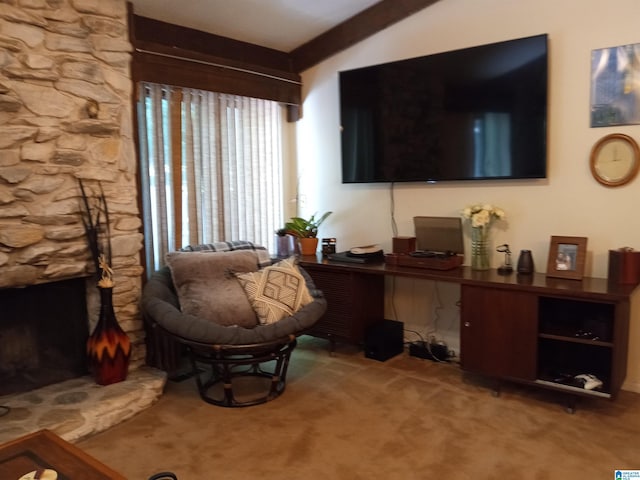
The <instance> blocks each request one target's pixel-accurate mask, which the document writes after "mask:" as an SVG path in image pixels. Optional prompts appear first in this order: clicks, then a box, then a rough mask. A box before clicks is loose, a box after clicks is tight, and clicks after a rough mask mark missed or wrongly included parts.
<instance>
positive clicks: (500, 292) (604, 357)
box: [300, 254, 636, 399]
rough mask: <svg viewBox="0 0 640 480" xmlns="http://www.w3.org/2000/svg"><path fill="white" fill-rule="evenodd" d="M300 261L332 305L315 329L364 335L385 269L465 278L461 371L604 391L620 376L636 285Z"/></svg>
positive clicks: (377, 315)
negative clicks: (589, 385)
mask: <svg viewBox="0 0 640 480" xmlns="http://www.w3.org/2000/svg"><path fill="white" fill-rule="evenodd" d="M300 265H301V266H302V267H303V268H304V269H305V270H306V271H307V272H309V274H310V275H311V277H312V278H313V279H314V282H315V283H316V286H317V287H318V288H319V289H321V290H323V291H324V293H325V296H326V297H327V302H328V304H329V308H328V311H327V313H326V315H325V317H324V318H323V319H322V320H321V321H320V322H318V324H317V326H316V327H315V328H314V329H313V331H312V332H311V334H312V335H317V336H323V337H327V338H332V337H337V338H339V339H342V340H347V341H350V342H354V343H361V342H362V341H363V335H364V331H365V329H366V328H367V327H368V326H369V325H371V324H373V323H374V322H377V321H379V320H381V319H383V318H384V277H385V276H386V275H394V276H402V277H413V278H421V279H427V280H433V281H439V282H450V283H456V284H459V285H460V286H461V287H460V289H461V292H460V294H461V311H460V322H461V325H460V358H461V367H462V369H463V370H465V371H469V372H473V373H479V374H482V375H486V376H489V377H494V378H497V379H504V380H512V381H517V382H521V383H527V384H531V385H536V386H540V387H543V388H550V389H556V390H562V391H565V392H568V393H572V394H576V395H590V396H596V397H603V398H610V399H613V398H615V396H616V395H617V393H618V391H619V390H620V387H621V386H622V383H623V382H624V379H625V376H626V370H627V349H628V336H629V318H630V300H631V296H632V295H633V294H634V291H635V290H636V286H635V285H619V284H613V283H610V282H608V281H607V279H602V278H584V279H582V280H567V279H559V278H548V277H546V275H544V274H539V273H537V274H533V275H527V276H523V275H518V274H516V273H513V274H511V275H499V274H498V273H497V270H496V269H491V270H486V271H474V270H471V269H470V268H469V267H460V268H456V269H453V270H446V271H440V270H429V269H423V268H416V267H406V266H399V265H390V264H385V263H375V264H359V263H341V262H329V261H327V260H323V259H322V257H321V256H320V255H319V254H318V256H303V257H301V258H300ZM580 373H590V374H594V375H596V376H597V377H598V378H599V379H600V380H602V381H603V386H602V387H601V388H599V389H597V390H587V389H585V388H582V387H580V386H576V385H575V384H573V383H572V382H571V381H570V379H573V376H575V375H577V374H580Z"/></svg>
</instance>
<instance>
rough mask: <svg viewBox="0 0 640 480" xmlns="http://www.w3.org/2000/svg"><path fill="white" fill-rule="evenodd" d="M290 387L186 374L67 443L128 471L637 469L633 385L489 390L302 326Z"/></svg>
mask: <svg viewBox="0 0 640 480" xmlns="http://www.w3.org/2000/svg"><path fill="white" fill-rule="evenodd" d="M288 380H289V381H288V385H287V390H286V391H285V393H284V394H283V395H282V396H281V397H279V398H278V399H276V400H274V401H272V402H269V403H267V404H264V405H260V406H255V407H249V408H242V409H228V408H221V407H215V406H212V405H209V404H206V403H204V402H203V401H202V400H200V398H199V397H198V394H197V391H196V388H195V384H194V382H193V379H189V380H187V381H183V382H180V383H173V382H168V383H167V387H166V393H165V394H164V395H163V397H162V398H161V399H160V401H159V402H158V403H156V404H155V405H154V406H152V407H151V408H149V409H147V410H145V411H144V412H142V413H140V414H139V415H137V416H136V417H134V418H132V419H130V420H128V421H126V422H124V423H122V424H120V425H118V426H116V427H113V428H111V429H109V430H108V431H106V432H103V433H100V434H97V435H96V436H94V437H91V438H89V439H87V440H84V441H82V442H80V443H78V444H77V445H78V446H79V447H80V448H82V449H84V450H85V451H87V452H88V453H89V454H91V455H93V456H95V457H96V458H98V459H99V460H101V461H103V462H104V463H106V464H108V465H109V466H111V467H112V468H114V469H115V470H117V471H119V472H121V473H122V474H123V475H125V476H126V477H127V478H129V479H131V480H144V479H146V478H147V477H148V476H149V475H150V474H151V473H154V472H157V471H161V470H171V471H173V472H175V473H176V474H177V475H178V476H179V479H180V480H235V479H238V480H248V479H267V480H268V479H284V478H292V479H323V480H325V479H338V480H358V479H363V480H364V479H448V480H452V479H490V478H500V479H507V478H508V479H516V478H517V479H519V480H523V479H536V480H545V479H563V480H567V479H576V480H578V479H579V480H590V479H609V478H614V473H613V472H614V470H615V469H640V441H639V440H638V436H639V435H640V395H639V394H635V393H630V392H622V393H621V395H620V397H619V398H618V400H617V401H616V402H610V401H607V400H599V399H590V398H589V399H584V400H581V401H580V402H579V403H578V406H577V410H576V412H575V414H569V413H567V412H566V411H565V409H564V404H563V397H561V396H559V395H558V394H557V393H554V392H550V391H545V390H538V389H531V388H526V387H522V386H517V385H512V384H507V385H504V386H503V388H502V392H501V395H500V396H498V397H495V396H493V395H492V391H491V390H490V389H489V388H488V386H487V382H484V381H482V379H478V378H473V377H469V376H468V375H465V374H463V373H462V372H461V371H460V369H459V368H458V367H457V366H455V365H450V364H436V363H433V362H430V361H428V360H420V359H416V358H413V357H409V356H407V355H400V356H397V357H395V358H393V359H391V360H388V361H387V362H378V361H375V360H370V359H366V358H364V356H363V354H362V352H361V351H358V350H356V349H354V348H353V347H349V346H346V345H338V346H337V349H336V353H335V354H334V355H333V356H331V355H330V354H329V352H328V349H327V342H326V341H323V340H320V339H314V338H311V337H303V338H302V339H301V341H300V344H299V346H298V348H297V349H296V351H295V352H294V354H293V358H292V361H291V367H290V374H289V379H288Z"/></svg>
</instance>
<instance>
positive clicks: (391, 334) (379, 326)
mask: <svg viewBox="0 0 640 480" xmlns="http://www.w3.org/2000/svg"><path fill="white" fill-rule="evenodd" d="M403 350H404V324H403V323H402V322H398V321H396V320H381V321H380V322H378V323H375V324H373V325H371V326H370V327H369V328H367V330H366V331H365V335H364V356H365V357H367V358H372V359H374V360H378V361H380V362H384V361H385V360H388V359H390V358H391V357H395V356H396V355H398V354H400V353H402V351H403Z"/></svg>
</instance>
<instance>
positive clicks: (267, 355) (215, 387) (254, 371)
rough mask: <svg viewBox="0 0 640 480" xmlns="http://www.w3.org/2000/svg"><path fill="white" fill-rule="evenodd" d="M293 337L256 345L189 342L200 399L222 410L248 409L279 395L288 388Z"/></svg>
mask: <svg viewBox="0 0 640 480" xmlns="http://www.w3.org/2000/svg"><path fill="white" fill-rule="evenodd" d="M296 345H297V341H296V337H295V336H294V335H290V336H288V337H286V338H284V339H280V340H276V341H273V342H266V343H260V344H254V345H238V346H236V345H202V344H195V343H189V344H188V347H189V354H190V358H191V366H192V369H193V374H194V376H195V379H196V384H197V387H198V391H199V393H200V397H201V398H202V399H203V400H204V401H205V402H207V403H211V404H213V405H218V406H220V407H248V406H252V405H259V404H262V403H266V402H268V401H270V400H273V399H274V398H277V397H278V396H280V395H281V394H282V393H283V392H284V389H285V386H286V376H287V369H288V367H289V359H290V358H291V352H292V351H293V349H294V348H295V347H296Z"/></svg>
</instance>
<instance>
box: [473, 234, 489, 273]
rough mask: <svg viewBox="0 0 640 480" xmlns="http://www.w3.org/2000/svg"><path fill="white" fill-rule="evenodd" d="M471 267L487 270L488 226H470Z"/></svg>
mask: <svg viewBox="0 0 640 480" xmlns="http://www.w3.org/2000/svg"><path fill="white" fill-rule="evenodd" d="M471 268H472V269H473V270H489V269H490V268H491V265H490V261H489V227H488V226H486V225H485V226H484V227H471Z"/></svg>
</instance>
